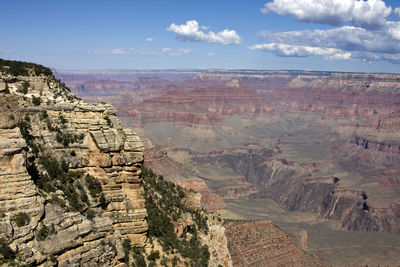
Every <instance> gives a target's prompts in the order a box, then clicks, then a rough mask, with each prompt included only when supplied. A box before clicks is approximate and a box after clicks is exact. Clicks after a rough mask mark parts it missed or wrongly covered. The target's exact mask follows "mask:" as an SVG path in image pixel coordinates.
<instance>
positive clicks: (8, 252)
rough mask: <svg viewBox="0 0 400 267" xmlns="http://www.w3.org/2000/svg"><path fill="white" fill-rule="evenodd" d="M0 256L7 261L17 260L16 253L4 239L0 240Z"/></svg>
mask: <svg viewBox="0 0 400 267" xmlns="http://www.w3.org/2000/svg"><path fill="white" fill-rule="evenodd" d="M0 254H1V255H2V256H3V258H4V259H6V260H12V259H15V252H14V251H13V250H12V249H11V248H10V246H9V244H8V243H7V242H6V240H5V239H4V238H0Z"/></svg>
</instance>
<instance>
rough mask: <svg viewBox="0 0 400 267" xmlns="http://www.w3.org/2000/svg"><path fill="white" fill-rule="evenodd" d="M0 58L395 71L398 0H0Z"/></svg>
mask: <svg viewBox="0 0 400 267" xmlns="http://www.w3.org/2000/svg"><path fill="white" fill-rule="evenodd" d="M0 10H1V14H2V20H1V21H2V22H1V26H2V27H1V30H0V57H1V58H6V59H17V60H26V61H33V62H38V63H41V64H44V65H47V66H51V67H55V68H57V69H168V68H178V69H187V68H234V69H238V68H240V69H311V70H333V71H356V72H357V71H360V72H396V73H400V1H398V0H391V1H389V0H269V1H268V0H264V1H260V0H229V1H225V0H201V1H190V0H126V1H124V0H113V1H111V0H57V1H54V0H35V1H33V0H1V1H0Z"/></svg>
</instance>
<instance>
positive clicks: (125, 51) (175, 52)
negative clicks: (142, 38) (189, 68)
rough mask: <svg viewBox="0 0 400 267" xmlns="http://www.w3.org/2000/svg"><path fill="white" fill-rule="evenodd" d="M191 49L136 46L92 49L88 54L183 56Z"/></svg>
mask: <svg viewBox="0 0 400 267" xmlns="http://www.w3.org/2000/svg"><path fill="white" fill-rule="evenodd" d="M191 52H192V50H190V49H187V48H179V49H171V48H163V49H160V50H148V49H136V48H113V49H109V50H107V49H102V48H100V49H92V50H88V53H89V54H111V55H142V56H143V55H144V56H146V55H151V56H161V55H167V56H184V55H187V54H190V53H191Z"/></svg>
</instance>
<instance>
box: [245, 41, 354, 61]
mask: <svg viewBox="0 0 400 267" xmlns="http://www.w3.org/2000/svg"><path fill="white" fill-rule="evenodd" d="M249 48H250V49H251V50H259V51H268V52H273V53H275V54H276V55H278V56H293V57H307V56H323V57H325V58H326V59H350V58H351V53H350V52H344V51H342V50H340V49H337V48H325V47H316V46H302V45H288V44H282V43H268V44H257V45H253V46H249Z"/></svg>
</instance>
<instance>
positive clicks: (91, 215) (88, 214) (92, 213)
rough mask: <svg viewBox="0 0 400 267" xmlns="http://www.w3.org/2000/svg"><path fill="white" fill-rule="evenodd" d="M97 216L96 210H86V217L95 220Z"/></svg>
mask: <svg viewBox="0 0 400 267" xmlns="http://www.w3.org/2000/svg"><path fill="white" fill-rule="evenodd" d="M95 216H96V213H95V211H94V210H92V209H88V210H87V211H86V217H87V218H88V219H89V220H93V218H94V217H95Z"/></svg>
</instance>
